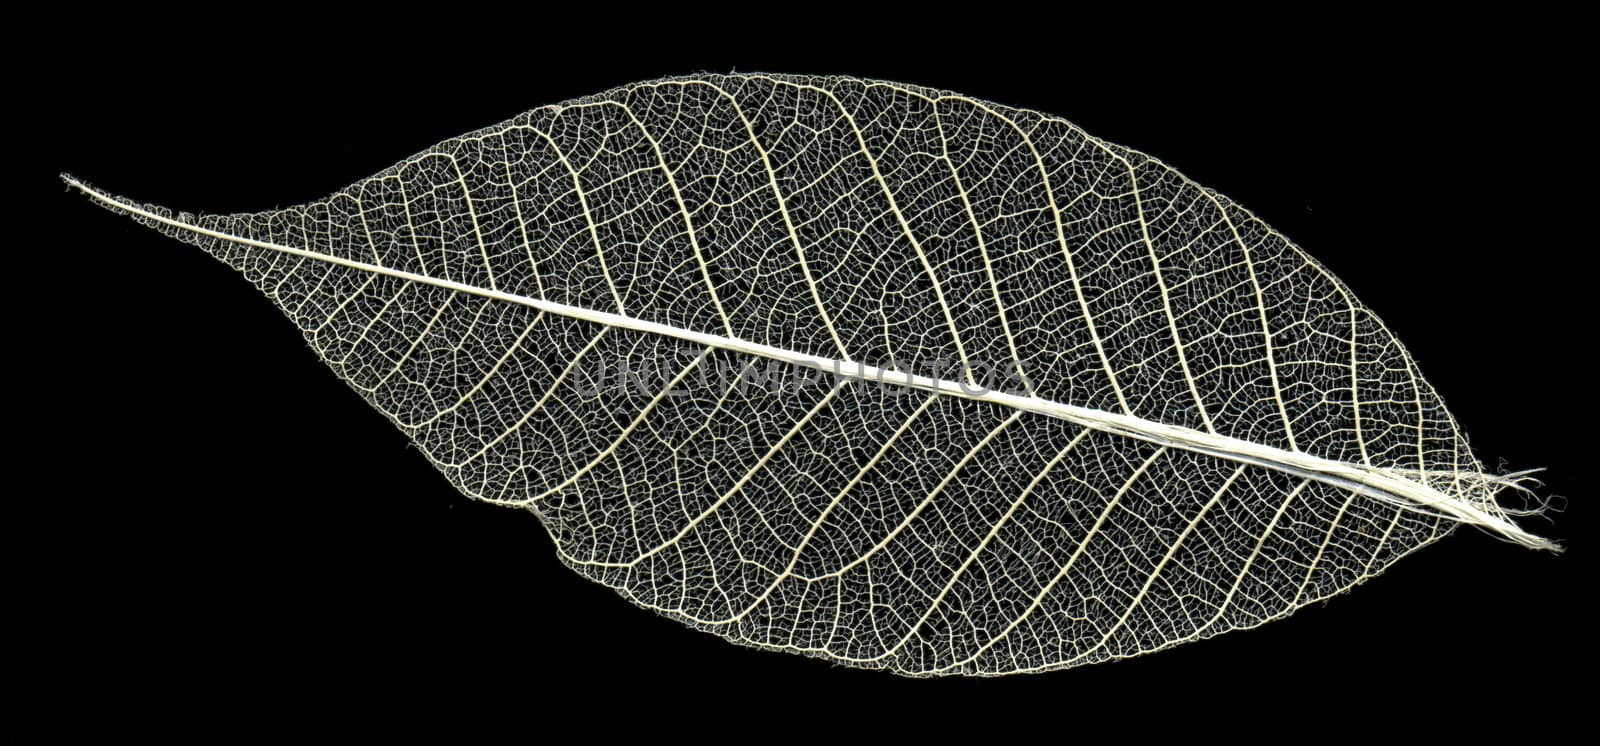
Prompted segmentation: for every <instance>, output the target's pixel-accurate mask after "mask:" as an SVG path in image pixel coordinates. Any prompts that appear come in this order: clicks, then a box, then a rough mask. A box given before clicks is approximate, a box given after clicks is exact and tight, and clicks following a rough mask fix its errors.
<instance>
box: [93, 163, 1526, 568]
mask: <svg viewBox="0 0 1600 746" xmlns="http://www.w3.org/2000/svg"><path fill="white" fill-rule="evenodd" d="M62 180H63V181H65V182H66V183H67V184H68V185H69V186H71V187H73V188H75V189H78V190H79V191H81V192H83V193H84V194H86V195H88V196H89V197H91V198H93V199H94V200H96V201H98V202H101V203H103V204H105V205H107V206H109V207H111V208H113V209H116V210H120V211H123V212H126V213H129V214H132V215H136V216H138V217H142V218H146V219H148V220H152V221H155V222H157V223H162V224H164V225H170V226H172V227H174V228H178V229H180V230H183V231H187V232H190V233H194V234H196V235H201V236H209V237H211V238H216V239H219V240H222V241H228V242H230V243H236V244H240V245H244V246H253V247H256V248H260V249H266V250H269V251H276V252H280V253H284V254H289V255H292V256H298V257H303V258H307V259H313V260H316V261H322V262H327V263H329V264H335V265H338V266H342V267H349V268H351V269H355V270H360V271H362V272H369V273H373V274H377V275H385V276H388V277H394V278H397V279H401V280H406V281H408V282H415V283H421V284H424V285H432V286H434V287H439V288H444V289H447V290H453V291H455V292H459V293H466V294H468V295H476V296H479V297H482V298H490V299H493V300H499V301H504V302H507V303H516V304H518V305H523V306H528V307H530V308H536V309H538V310H541V311H545V312H547V313H553V314H557V315H560V316H565V317H568V318H574V319H581V320H583V321H589V322H592V323H596V324H602V325H605V326H610V327H617V328H621V329H630V330H634V331H639V332H645V333H647V334H657V335H661V336H665V337H671V338H674V339H680V340H683V341H686V342H690V343H693V344H697V345H704V346H706V347H715V348H718V349H723V350H729V351H732V352H738V353H743V354H747V355H755V356H758V357H763V358H768V359H772V360H778V361H782V362H785V363H790V364H793V365H798V366H806V367H809V368H812V369H814V370H817V371H821V372H827V373H831V374H833V375H835V376H837V377H839V378H844V379H852V380H859V381H869V382H877V383H881V384H887V385H893V386H907V387H910V388H915V389H922V390H926V391H932V392H937V393H940V394H946V395H949V396H955V397H959V398H962V399H972V400H975V401H981V402H988V403H991V404H998V405H1000V406H1004V407H1010V408H1013V409H1020V410H1022V411H1025V412H1032V413H1035V414H1040V415H1044V416H1047V417H1055V418H1058V419H1063V420H1067V421H1068V422H1072V423H1074V424H1078V425H1081V426H1083V427H1087V428H1090V429H1093V430H1099V431H1102V432H1107V433H1114V434H1116V435H1120V436H1123V437H1128V438H1134V439H1138V440H1142V441H1147V442H1150V443H1155V444H1158V445H1162V446H1167V447H1171V448H1179V449H1183V450H1187V451H1193V452H1196V453H1203V454H1206V455H1209V456H1215V457H1217V458H1222V459H1227V460H1229V461H1234V462H1238V463H1246V464H1254V465H1257V466H1261V467H1264V468H1268V469H1274V470H1277V471H1280V472H1283V473H1285V474H1290V475H1293V476H1296V477H1301V478H1304V479H1310V480H1314V481H1318V482H1323V483H1326V484H1330V485H1334V486H1336V487H1340V488H1342V489H1347V490H1351V491H1353V492H1356V493H1359V494H1362V495H1366V496H1368V497H1371V498H1374V499H1377V500H1381V501H1384V502H1387V503H1390V504H1393V505H1397V506H1399V507H1402V508H1406V509H1411V510H1415V511H1417V512H1421V513H1429V514H1436V515H1443V516H1445V517H1448V518H1450V519H1452V520H1456V521H1459V522H1461V523H1466V524H1469V525H1473V526H1478V527H1480V528H1482V529H1484V530H1487V531H1489V532H1491V533H1493V534H1495V535H1497V536H1500V537H1502V538H1504V539H1506V540H1508V541H1512V542H1515V543H1517V544H1521V545H1523V546H1527V547H1530V548H1534V549H1557V548H1558V547H1557V545H1555V544H1554V543H1552V542H1550V541H1549V540H1547V539H1544V538H1541V537H1539V536H1535V535H1533V534H1530V533H1528V532H1526V531H1523V530H1522V529H1521V528H1520V527H1518V526H1517V525H1516V524H1514V523H1512V522H1510V521H1509V520H1506V519H1505V518H1502V517H1500V516H1497V515H1494V514H1491V513H1489V512H1487V511H1485V510H1483V509H1482V508H1479V507H1478V506H1476V505H1473V504H1472V503H1470V502H1468V501H1466V500H1462V499H1460V498H1457V497H1454V496H1451V495H1448V494H1445V493H1443V492H1440V491H1438V490H1436V489H1433V488H1432V487H1429V486H1427V485H1425V484H1422V483H1420V482H1416V481H1413V480H1411V479H1407V478H1405V477H1403V476H1399V475H1397V474H1394V473H1392V472H1390V471H1388V470H1385V469H1380V468H1376V467H1372V466H1367V465H1364V464H1352V463H1346V462H1343V461H1334V460H1331V459H1325V458H1322V457H1320V456H1313V455H1311V454H1308V453H1302V452H1299V451H1290V450H1284V449H1281V448H1276V447H1273V446H1267V445H1263V444H1260V443H1254V442H1251V441H1248V440H1241V439H1238V438H1233V437H1229V436H1226V435H1218V434H1215V433H1207V432H1202V431H1199V430H1194V429H1191V428H1186V427H1179V426H1175V425H1167V424H1164V423H1160V422H1152V421H1150V420H1146V419H1143V418H1140V417H1133V416H1130V415H1124V414H1116V413H1113V412H1105V411H1101V410H1098V409H1091V408H1088V407H1079V406H1074V405H1071V404H1065V403H1062V402H1058V401H1052V400H1049V399H1043V398H1040V397H1035V396H1019V395H1017V394H1008V393H1004V392H1000V391H991V390H988V389H983V388H975V387H973V386H971V385H970V384H964V383H959V382H956V381H949V380H944V379H938V378H929V377H926V376H918V375H915V374H911V373H903V372H900V371H894V370H886V369H883V368H878V367H876V366H872V365H864V364H861V363H855V362H848V361H842V360H837V359H833V358H827V357H822V356H819V355H812V354H809V353H804V352H797V351H795V350H787V349H784V348H781V347H774V346H772V345H766V344H761V343H759V342H751V341H748V340H743V339H737V338H734V337H728V336H722V335H717V334H708V333H705V332H698V331H693V330H690V329H682V328H679V327H675V326H670V325H667V324H661V323H657V322H654V321H648V320H645V319H639V318H634V317H632V316H626V315H622V314H616V313H608V312H605V311H596V310H593V309H589V308H582V307H579V306H571V305H567V304H565V303H557V302H555V301H549V300H542V299H539V298H530V297H527V296H523V295H515V294H512V293H507V292H504V291H501V290H495V289H490V288H483V287H478V286H476V285H469V284H467V283H462V282H456V281H454V280H445V279H440V278H437V277H429V276H427V275H420V274H416V273H414V272H406V271H404V270H399V269H394V268H391V267H384V266H381V265H377V264H371V263H368V262H361V261H356V260H354V259H345V258H343V257H337V256H332V255H329V254H322V253H318V252H315V251H309V250H306V249H301V248H296V247H293V246H284V245H282V244H275V243H271V242H267V241H257V240H255V239H250V238H244V237H242V236H234V235H230V234H227V233H222V232H219V231H214V230H211V229H208V228H204V227H201V226H198V225H195V224H193V223H188V222H184V221H181V220H175V219H173V218H169V217H166V216H164V215H161V214H158V213H155V212H152V211H150V210H148V209H145V208H143V207H140V206H137V205H133V204H129V203H127V202H123V201H120V200H118V199H117V198H115V197H113V196H112V195H110V194H107V193H105V192H102V191H100V190H98V189H95V188H93V187H91V186H89V185H87V184H84V183H83V182H81V181H78V180H77V179H75V178H72V177H71V176H66V175H63V176H62Z"/></svg>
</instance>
